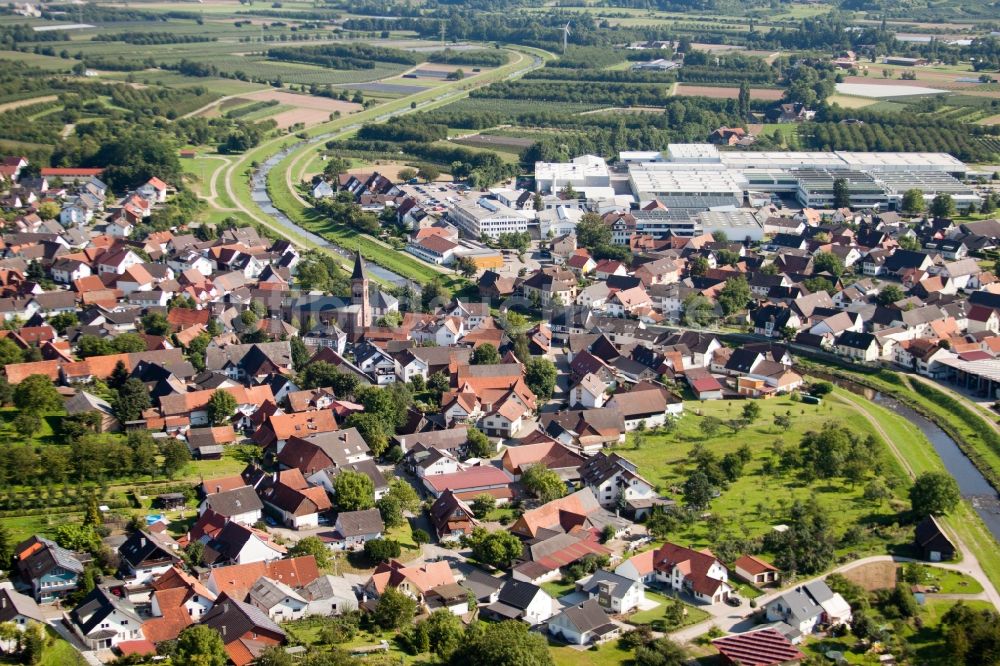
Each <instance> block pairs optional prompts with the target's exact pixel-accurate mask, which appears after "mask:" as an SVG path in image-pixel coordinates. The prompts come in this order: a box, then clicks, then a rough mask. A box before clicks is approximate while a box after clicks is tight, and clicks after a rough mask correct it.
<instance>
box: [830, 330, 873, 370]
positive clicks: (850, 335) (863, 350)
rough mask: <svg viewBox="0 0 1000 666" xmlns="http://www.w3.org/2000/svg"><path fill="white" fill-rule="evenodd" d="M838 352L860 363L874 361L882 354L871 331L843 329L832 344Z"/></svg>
mask: <svg viewBox="0 0 1000 666" xmlns="http://www.w3.org/2000/svg"><path fill="white" fill-rule="evenodd" d="M834 348H835V349H836V351H837V353H838V354H841V355H843V356H847V357H848V358H850V359H851V360H853V361H856V362H860V363H874V362H875V361H877V360H878V359H879V358H880V357H881V355H882V348H881V347H880V345H879V344H878V341H877V340H876V339H875V336H874V335H872V334H871V333H857V332H855V331H844V332H843V333H841V334H840V336H839V337H838V338H837V341H836V343H835V345H834Z"/></svg>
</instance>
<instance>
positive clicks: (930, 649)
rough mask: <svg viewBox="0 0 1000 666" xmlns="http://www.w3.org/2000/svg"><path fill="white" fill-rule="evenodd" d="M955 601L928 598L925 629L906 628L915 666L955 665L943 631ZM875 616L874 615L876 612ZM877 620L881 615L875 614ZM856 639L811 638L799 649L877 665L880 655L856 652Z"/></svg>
mask: <svg viewBox="0 0 1000 666" xmlns="http://www.w3.org/2000/svg"><path fill="white" fill-rule="evenodd" d="M955 603H956V602H954V601H949V600H945V599H928V600H927V601H926V602H925V603H924V605H923V606H921V607H920V616H919V617H920V620H921V621H922V623H923V627H922V628H920V629H916V628H914V627H913V626H912V625H910V624H908V625H906V626H905V627H904V628H903V631H902V636H903V637H904V638H905V639H906V642H907V643H908V644H909V646H910V647H911V648H912V649H913V651H914V657H915V658H914V661H913V663H916V664H922V665H924V666H937V665H940V666H948V665H950V664H952V663H954V660H953V659H952V658H951V655H949V654H947V653H946V652H945V649H944V644H943V636H942V634H941V631H940V624H941V618H942V617H943V616H944V614H945V613H946V612H948V609H949V608H951V607H952V606H953V605H954V604H955ZM964 603H965V604H966V605H967V606H970V607H972V608H974V609H987V608H991V607H992V606H991V604H990V603H989V602H988V601H966V602H964ZM873 613H874V612H873ZM874 616H875V617H876V618H878V617H879V616H878V614H877V613H874ZM856 643H857V640H856V639H855V638H854V637H853V636H850V635H848V636H845V637H843V638H829V639H815V638H811V639H809V640H807V641H806V642H805V643H803V644H802V645H800V646H799V648H800V649H801V650H802V651H803V652H805V653H806V655H807V656H817V657H822V656H823V655H824V654H825V653H826V652H827V651H829V650H838V651H840V652H843V653H844V658H845V659H847V662H848V663H850V664H865V665H867V664H878V663H879V660H878V655H875V654H866V653H864V652H862V651H855V650H854V646H855V644H856Z"/></svg>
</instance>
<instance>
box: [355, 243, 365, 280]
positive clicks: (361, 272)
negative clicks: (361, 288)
mask: <svg viewBox="0 0 1000 666" xmlns="http://www.w3.org/2000/svg"><path fill="white" fill-rule="evenodd" d="M351 279H352V280H367V279H368V273H367V271H365V262H364V260H363V259H362V258H361V250H358V251H357V252H355V253H354V272H353V273H351Z"/></svg>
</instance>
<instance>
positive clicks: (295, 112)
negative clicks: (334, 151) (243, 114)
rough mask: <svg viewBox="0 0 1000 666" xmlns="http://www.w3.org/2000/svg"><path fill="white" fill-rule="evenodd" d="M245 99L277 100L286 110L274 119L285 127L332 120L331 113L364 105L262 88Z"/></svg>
mask: <svg viewBox="0 0 1000 666" xmlns="http://www.w3.org/2000/svg"><path fill="white" fill-rule="evenodd" d="M241 97H242V98H244V99H250V100H255V101H260V102H270V101H277V102H278V103H279V105H280V106H278V107H275V108H276V109H281V108H282V107H291V108H286V110H283V111H280V112H279V113H276V114H275V115H273V116H270V117H271V119H272V120H274V121H275V122H277V123H278V127H279V128H282V129H285V128H287V127H291V126H292V125H295V124H298V123H304V124H305V125H306V126H307V127H309V126H311V125H318V124H320V123H325V122H327V121H329V120H330V114H332V113H334V112H336V111H340V112H341V113H342V114H345V115H346V114H348V113H353V112H355V111H360V110H361V108H362V106H361V105H360V104H355V103H354V102H343V101H341V100H338V99H330V98H329V97H314V96H312V95H298V94H296V93H290V92H282V91H280V90H261V91H260V92H255V93H250V94H247V95H241Z"/></svg>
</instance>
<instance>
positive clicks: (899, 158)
mask: <svg viewBox="0 0 1000 666" xmlns="http://www.w3.org/2000/svg"><path fill="white" fill-rule="evenodd" d="M837 156H838V157H840V159H842V160H843V161H844V163H845V164H847V165H848V166H849V167H851V168H852V169H928V168H937V169H945V170H948V171H966V170H967V169H968V167H966V166H965V163H964V162H962V161H961V160H959V159H957V158H955V157H953V156H952V155H949V154H948V153H852V152H847V151H838V152H837Z"/></svg>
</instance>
